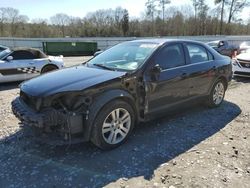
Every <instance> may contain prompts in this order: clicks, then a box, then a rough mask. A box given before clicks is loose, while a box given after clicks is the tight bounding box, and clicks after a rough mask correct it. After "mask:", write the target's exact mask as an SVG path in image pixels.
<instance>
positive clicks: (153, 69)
mask: <svg viewBox="0 0 250 188" xmlns="http://www.w3.org/2000/svg"><path fill="white" fill-rule="evenodd" d="M161 71H162V68H161V67H160V65H159V64H156V65H155V66H154V67H153V68H152V69H151V72H152V73H153V74H159V73H161Z"/></svg>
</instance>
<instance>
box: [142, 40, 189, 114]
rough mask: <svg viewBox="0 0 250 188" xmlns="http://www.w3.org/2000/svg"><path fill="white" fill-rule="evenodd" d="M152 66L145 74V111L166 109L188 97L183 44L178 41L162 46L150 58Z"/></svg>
mask: <svg viewBox="0 0 250 188" xmlns="http://www.w3.org/2000/svg"><path fill="white" fill-rule="evenodd" d="M152 62H154V63H153V66H152V67H158V70H159V72H158V73H155V71H153V72H152V70H154V68H152V67H151V68H149V69H148V70H147V71H146V74H145V84H146V112H147V113H154V112H157V111H160V110H164V109H167V108H168V107H172V106H174V105H176V104H178V103H181V102H183V101H185V100H186V99H187V98H188V88H189V83H188V75H187V72H186V60H185V55H184V50H183V46H182V44H180V43H174V44H169V45H167V46H165V47H163V48H162V49H161V50H160V51H159V52H158V53H157V54H156V55H155V57H153V60H152Z"/></svg>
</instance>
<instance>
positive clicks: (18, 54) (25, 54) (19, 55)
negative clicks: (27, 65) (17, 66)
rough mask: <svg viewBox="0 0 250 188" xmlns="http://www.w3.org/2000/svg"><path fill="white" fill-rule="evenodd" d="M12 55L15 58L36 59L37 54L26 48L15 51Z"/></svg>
mask: <svg viewBox="0 0 250 188" xmlns="http://www.w3.org/2000/svg"><path fill="white" fill-rule="evenodd" d="M11 56H12V57H13V60H25V59H35V56H34V55H33V54H32V53H31V52H28V51H24V50H19V51H14V52H13V53H12V54H11Z"/></svg>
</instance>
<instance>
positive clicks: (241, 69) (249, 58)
mask: <svg viewBox="0 0 250 188" xmlns="http://www.w3.org/2000/svg"><path fill="white" fill-rule="evenodd" d="M232 62H233V63H232V64H233V74H234V76H243V77H250V49H247V50H246V51H245V52H244V53H241V54H239V55H237V56H236V58H234V59H233V60H232Z"/></svg>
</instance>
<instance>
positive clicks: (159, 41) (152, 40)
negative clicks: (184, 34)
mask: <svg viewBox="0 0 250 188" xmlns="http://www.w3.org/2000/svg"><path fill="white" fill-rule="evenodd" d="M129 42H130V43H136V42H142V43H144V42H145V43H156V44H159V45H162V44H166V43H170V42H193V43H197V44H202V45H204V43H203V42H199V41H195V40H187V39H166V38H149V39H139V40H132V41H129Z"/></svg>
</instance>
